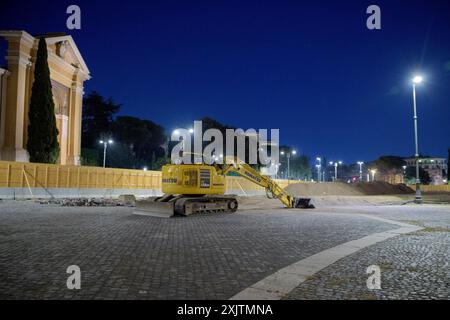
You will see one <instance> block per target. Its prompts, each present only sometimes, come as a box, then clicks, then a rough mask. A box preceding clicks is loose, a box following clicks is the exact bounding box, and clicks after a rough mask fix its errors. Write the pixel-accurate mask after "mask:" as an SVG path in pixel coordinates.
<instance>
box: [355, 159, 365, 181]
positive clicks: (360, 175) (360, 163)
mask: <svg viewBox="0 0 450 320" xmlns="http://www.w3.org/2000/svg"><path fill="white" fill-rule="evenodd" d="M357 163H358V164H359V181H362V165H363V164H364V162H362V161H358V162H357Z"/></svg>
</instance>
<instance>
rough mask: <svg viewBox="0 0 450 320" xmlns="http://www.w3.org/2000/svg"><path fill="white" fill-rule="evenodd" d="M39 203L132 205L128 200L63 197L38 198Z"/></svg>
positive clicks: (81, 205) (101, 205)
mask: <svg viewBox="0 0 450 320" xmlns="http://www.w3.org/2000/svg"><path fill="white" fill-rule="evenodd" d="M39 203H41V204H56V205H60V206H62V207H118V206H133V205H134V204H133V203H131V202H130V201H123V200H121V199H107V198H64V199H46V200H40V201H39Z"/></svg>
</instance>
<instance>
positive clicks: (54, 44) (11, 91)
mask: <svg viewBox="0 0 450 320" xmlns="http://www.w3.org/2000/svg"><path fill="white" fill-rule="evenodd" d="M0 37H2V38H4V39H5V40H6V41H7V52H6V57H5V58H6V61H7V66H6V69H0V160H9V161H18V162H28V153H27V151H26V144H27V139H28V136H27V129H28V109H29V104H30V98H31V88H32V85H33V80H34V64H35V61H36V53H37V47H38V42H39V38H40V36H36V37H33V36H31V35H30V34H28V33H27V32H25V31H16V30H13V31H0ZM43 37H44V38H45V40H46V43H47V49H48V64H49V68H50V79H51V82H52V93H53V100H54V102H55V117H56V123H57V126H58V131H59V136H58V140H59V144H60V148H61V152H60V159H59V163H60V164H72V165H79V164H80V152H81V116H82V114H81V112H82V101H83V86H84V81H86V80H89V79H90V72H89V69H88V67H87V66H86V63H85V62H84V60H83V57H82V56H81V54H80V52H79V51H78V48H77V46H76V44H75V42H74V41H73V39H72V37H71V36H68V35H63V34H46V35H43Z"/></svg>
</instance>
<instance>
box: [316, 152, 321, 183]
mask: <svg viewBox="0 0 450 320" xmlns="http://www.w3.org/2000/svg"><path fill="white" fill-rule="evenodd" d="M316 160H317V161H318V162H319V163H318V164H316V168H317V182H320V180H321V176H322V175H321V174H320V169H321V168H322V158H321V157H317V158H316Z"/></svg>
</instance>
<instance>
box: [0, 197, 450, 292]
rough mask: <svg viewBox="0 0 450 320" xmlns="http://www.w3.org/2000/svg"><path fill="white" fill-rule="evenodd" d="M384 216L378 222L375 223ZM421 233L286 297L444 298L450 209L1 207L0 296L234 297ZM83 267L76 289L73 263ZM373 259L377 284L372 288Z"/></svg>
mask: <svg viewBox="0 0 450 320" xmlns="http://www.w3.org/2000/svg"><path fill="white" fill-rule="evenodd" d="M378 218H381V219H378ZM389 220H391V221H398V222H403V223H406V224H408V225H412V226H419V227H421V228H422V229H421V230H419V231H416V232H413V233H409V234H402V235H398V236H395V237H392V238H390V239H387V240H385V241H380V242H378V243H376V244H374V245H371V246H368V247H366V248H362V249H361V250H358V251H357V252H355V253H352V254H349V255H347V256H346V257H344V258H342V259H339V260H338V261H336V262H335V263H332V264H330V265H329V266H327V267H325V268H323V269H322V270H320V271H319V272H317V273H315V274H314V275H312V276H310V277H308V278H307V279H306V280H305V281H303V282H302V283H300V284H299V285H298V286H297V287H295V288H294V290H292V291H291V292H290V293H289V294H287V295H285V296H283V297H282V298H283V299H449V298H450V280H449V279H450V271H449V270H450V267H449V261H450V250H449V247H450V232H449V231H450V206H449V205H423V206H417V205H403V206H400V205H392V206H357V207H355V206H353V207H344V206H341V207H337V208H331V207H330V208H319V209H315V210H295V209H282V208H280V209H266V210H240V211H238V213H236V214H216V215H197V216H191V217H187V218H170V219H164V218H156V217H148V216H139V215H134V214H133V208H132V207H61V206H58V205H51V204H39V203H34V202H32V201H2V202H0V270H1V272H0V298H3V299H23V298H24V299H229V298H231V297H233V296H235V295H236V294H238V293H239V292H241V291H243V290H245V289H246V288H248V287H250V286H252V285H253V284H255V283H257V282H258V281H260V280H262V279H264V278H266V277H270V275H272V274H274V273H275V272H277V271H278V270H280V269H282V268H285V267H287V266H289V265H292V264H295V263H296V262H298V261H301V260H302V259H305V258H308V257H310V256H312V255H315V254H318V253H321V252H323V251H324V250H327V249H330V248H333V247H336V246H339V245H341V244H344V243H347V242H350V241H353V240H358V239H361V238H363V237H366V236H369V235H373V234H379V233H383V232H394V231H395V230H397V229H398V228H399V226H398V225H396V224H394V223H389ZM70 265H77V266H79V267H80V270H81V289H80V290H69V289H68V288H67V286H66V281H67V278H68V276H69V274H67V273H66V269H67V267H68V266H70ZM369 265H378V266H380V268H381V289H380V290H369V289H368V288H367V286H366V280H367V278H368V275H367V274H366V269H367V267H368V266H369Z"/></svg>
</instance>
